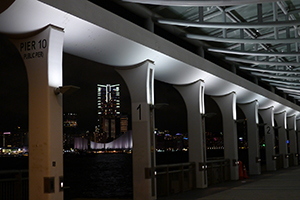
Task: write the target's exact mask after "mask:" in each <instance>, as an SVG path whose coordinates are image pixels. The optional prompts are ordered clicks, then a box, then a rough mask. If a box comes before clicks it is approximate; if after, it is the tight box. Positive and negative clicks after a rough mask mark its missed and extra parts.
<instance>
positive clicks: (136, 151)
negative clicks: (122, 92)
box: [116, 61, 156, 200]
mask: <svg viewBox="0 0 300 200" xmlns="http://www.w3.org/2000/svg"><path fill="white" fill-rule="evenodd" d="M116 71H117V72H118V73H119V74H120V75H121V76H122V77H123V79H124V81H125V82H126V84H127V87H128V89H129V93H130V97H131V110H132V138H133V153H132V162H133V199H134V200H139V199H145V200H150V199H156V183H155V178H154V168H155V145H154V119H153V107H154V65H153V63H152V62H150V61H145V62H143V63H142V64H140V65H137V66H135V67H131V68H127V69H125V68H118V69H117V70H116Z"/></svg>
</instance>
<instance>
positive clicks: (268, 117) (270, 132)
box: [259, 106, 276, 171]
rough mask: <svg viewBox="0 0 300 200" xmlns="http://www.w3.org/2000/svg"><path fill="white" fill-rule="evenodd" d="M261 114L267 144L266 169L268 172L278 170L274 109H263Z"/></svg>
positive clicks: (260, 111)
mask: <svg viewBox="0 0 300 200" xmlns="http://www.w3.org/2000/svg"><path fill="white" fill-rule="evenodd" d="M259 114H260V116H261V118H262V119H263V121H264V123H265V143H266V168H267V170H268V171H275V170H276V160H274V156H275V149H274V146H275V135H274V129H273V127H274V107H273V106H272V107H270V108H266V109H261V110H259Z"/></svg>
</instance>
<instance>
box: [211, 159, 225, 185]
mask: <svg viewBox="0 0 300 200" xmlns="http://www.w3.org/2000/svg"><path fill="white" fill-rule="evenodd" d="M206 165H207V183H208V185H213V184H216V183H222V182H224V181H228V180H230V160H229V159H226V160H224V159H218V160H209V161H207V162H206Z"/></svg>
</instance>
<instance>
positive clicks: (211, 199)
mask: <svg viewBox="0 0 300 200" xmlns="http://www.w3.org/2000/svg"><path fill="white" fill-rule="evenodd" d="M299 199H300V166H294V167H290V168H288V169H281V170H278V171H275V172H264V173H262V174H261V175H257V176H250V178H249V179H246V180H242V181H227V182H224V183H220V184H216V185H214V186H210V187H209V188H205V189H196V190H192V191H187V192H184V193H179V194H173V195H170V196H169V197H160V198H158V200H299ZM73 200H104V199H73ZM105 200H116V199H105ZM122 200H125V199H122Z"/></svg>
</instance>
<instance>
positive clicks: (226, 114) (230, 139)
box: [212, 92, 239, 180]
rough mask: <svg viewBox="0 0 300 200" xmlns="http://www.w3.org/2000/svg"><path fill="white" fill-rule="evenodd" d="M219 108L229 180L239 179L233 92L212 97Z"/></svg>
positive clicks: (234, 95)
mask: <svg viewBox="0 0 300 200" xmlns="http://www.w3.org/2000/svg"><path fill="white" fill-rule="evenodd" d="M212 98H213V99H214V100H215V101H216V102H217V104H218V105H219V107H220V110H221V112H222V118H223V134H224V157H225V159H230V161H231V162H230V174H231V180H238V179H239V167H238V164H237V163H236V162H237V161H238V143H237V126H236V122H235V120H236V94H235V93H234V92H232V93H230V94H228V95H225V96H221V97H212Z"/></svg>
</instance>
